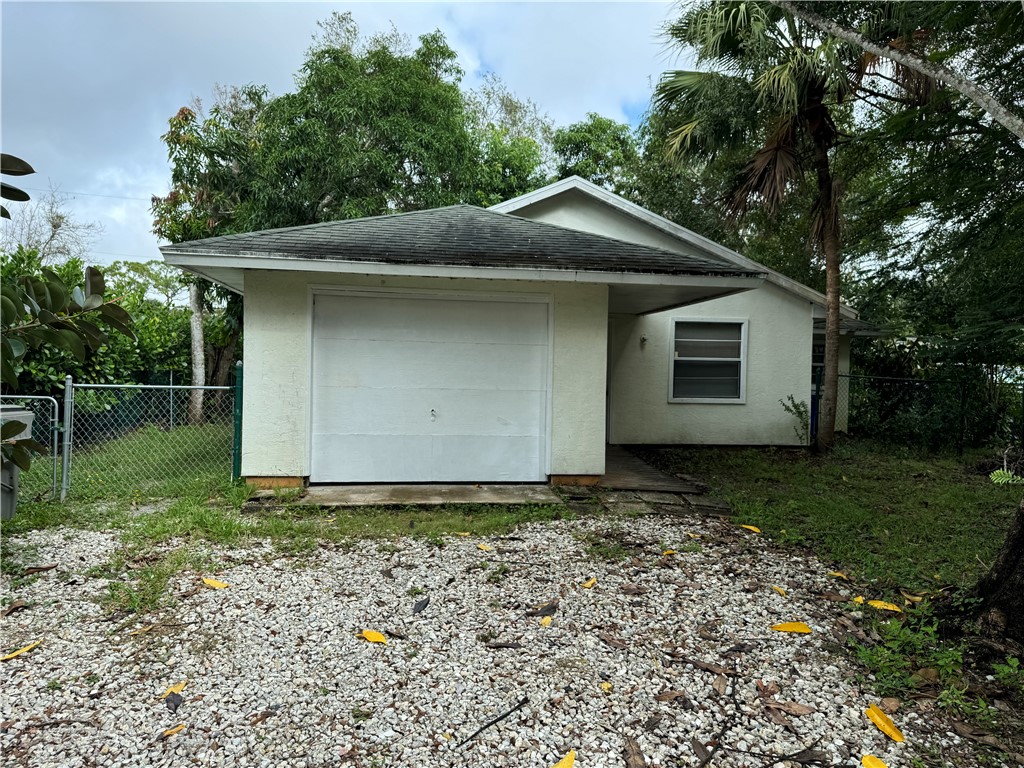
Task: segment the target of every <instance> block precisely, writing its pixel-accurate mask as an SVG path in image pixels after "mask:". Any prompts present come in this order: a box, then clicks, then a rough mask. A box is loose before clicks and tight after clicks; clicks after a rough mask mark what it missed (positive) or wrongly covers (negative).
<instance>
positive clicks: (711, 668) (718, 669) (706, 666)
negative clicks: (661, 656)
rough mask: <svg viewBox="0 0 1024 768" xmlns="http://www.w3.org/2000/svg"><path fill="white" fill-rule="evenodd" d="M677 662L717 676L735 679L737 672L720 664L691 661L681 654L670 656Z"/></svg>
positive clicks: (697, 660)
mask: <svg viewBox="0 0 1024 768" xmlns="http://www.w3.org/2000/svg"><path fill="white" fill-rule="evenodd" d="M669 655H670V656H672V657H673V658H674V659H676V660H677V661H679V662H681V663H683V664H692V665H693V666H695V667H696V668H697V669H703V670H704V671H705V672H713V673H714V674H716V675H726V676H727V677H733V676H734V675H735V674H736V670H734V669H727V668H726V667H722V666H719V665H718V664H710V663H709V662H706V661H701V660H700V659H690V658H687V657H686V656H683V655H681V654H669Z"/></svg>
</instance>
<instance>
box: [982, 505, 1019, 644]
mask: <svg viewBox="0 0 1024 768" xmlns="http://www.w3.org/2000/svg"><path fill="white" fill-rule="evenodd" d="M974 596H975V597H977V598H980V600H981V606H980V607H979V609H978V612H979V616H980V618H981V620H982V625H983V627H984V629H986V630H987V632H988V634H991V635H995V636H998V637H1004V638H1010V639H1012V640H1016V641H1017V642H1024V499H1021V502H1020V506H1019V507H1018V508H1017V516H1016V517H1015V518H1014V520H1013V524H1012V525H1011V526H1010V532H1009V533H1007V534H1006V540H1005V541H1004V542H1003V547H1002V549H1000V550H999V554H998V555H996V560H995V562H994V563H993V564H992V568H991V569H990V570H989V572H988V573H987V574H986V575H985V576H984V577H983V578H982V579H981V581H979V582H978V584H977V586H976V587H975V588H974Z"/></svg>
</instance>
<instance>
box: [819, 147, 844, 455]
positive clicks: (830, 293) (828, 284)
mask: <svg viewBox="0 0 1024 768" xmlns="http://www.w3.org/2000/svg"><path fill="white" fill-rule="evenodd" d="M814 165H815V170H816V171H817V175H818V206H819V208H818V215H819V216H820V217H821V223H820V229H819V235H820V243H821V250H822V252H823V253H824V255H825V370H824V376H823V380H822V391H821V402H820V403H818V444H817V447H818V449H819V450H823V451H827V450H829V449H830V448H831V447H832V443H833V442H834V441H835V436H836V398H837V396H838V393H839V293H840V290H839V289H840V282H839V251H840V247H839V200H838V199H837V198H836V188H835V183H834V181H833V179H832V171H831V167H830V165H829V158H828V146H827V145H826V144H825V143H824V142H823V141H820V140H819V141H816V142H815V154H814Z"/></svg>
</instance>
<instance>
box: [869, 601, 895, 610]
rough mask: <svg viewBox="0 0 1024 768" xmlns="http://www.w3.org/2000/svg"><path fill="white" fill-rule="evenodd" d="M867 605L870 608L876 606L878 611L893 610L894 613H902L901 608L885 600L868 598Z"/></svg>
mask: <svg viewBox="0 0 1024 768" xmlns="http://www.w3.org/2000/svg"><path fill="white" fill-rule="evenodd" d="M868 605H870V606H871V607H872V608H877V609H878V610H880V611H893V612H895V613H903V609H902V608H900V607H899V606H898V605H894V604H893V603H887V602H885V600H868Z"/></svg>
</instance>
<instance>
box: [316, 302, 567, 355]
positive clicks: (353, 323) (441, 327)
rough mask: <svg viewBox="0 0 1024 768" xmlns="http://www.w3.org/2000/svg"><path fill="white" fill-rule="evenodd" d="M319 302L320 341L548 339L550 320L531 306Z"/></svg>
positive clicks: (514, 341)
mask: <svg viewBox="0 0 1024 768" xmlns="http://www.w3.org/2000/svg"><path fill="white" fill-rule="evenodd" d="M341 299H342V297H326V296H318V297H317V301H316V315H317V322H318V326H319V329H320V334H321V338H338V339H367V338H370V339H374V340H378V341H431V342H436V341H441V342H444V341H462V342H474V341H477V342H486V343H501V344H505V343H511V344H515V343H534V342H535V341H536V340H537V339H545V338H546V336H547V318H546V314H545V313H538V312H537V311H536V308H537V307H538V306H544V305H538V304H536V303H531V302H501V301H473V300H457V301H432V300H429V299H422V298H417V299H411V298H405V299H403V298H386V299H385V298H380V297H344V301H342V300H341Z"/></svg>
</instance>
